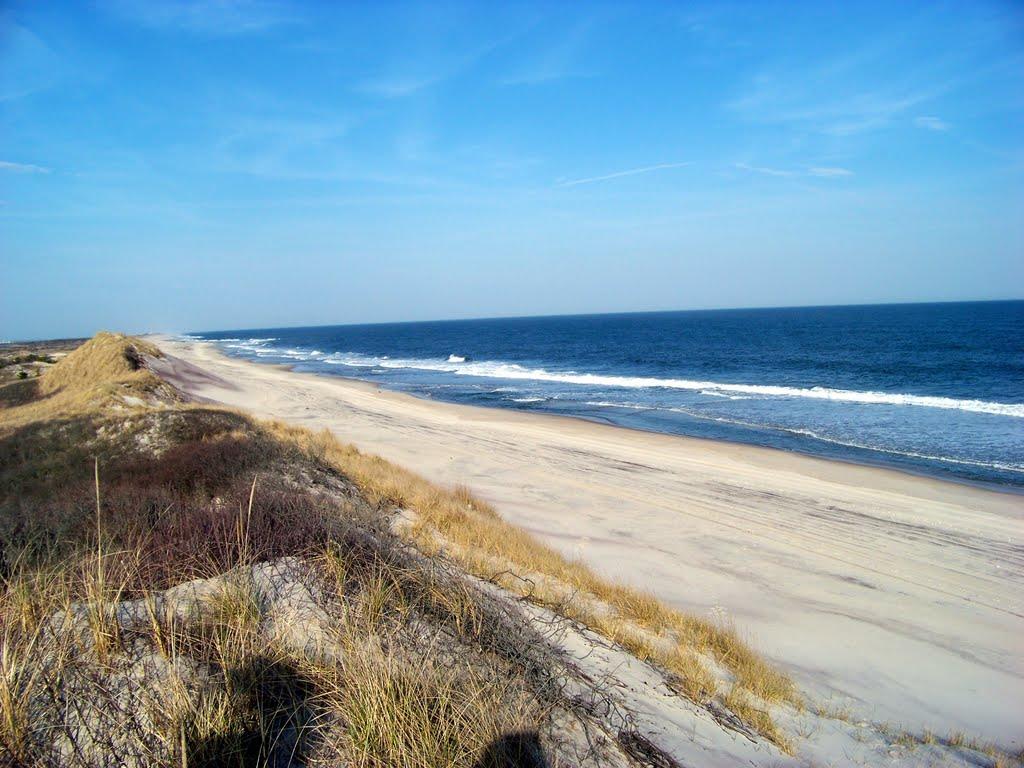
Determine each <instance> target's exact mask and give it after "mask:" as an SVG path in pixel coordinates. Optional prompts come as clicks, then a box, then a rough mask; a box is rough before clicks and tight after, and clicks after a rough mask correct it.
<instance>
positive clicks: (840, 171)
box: [733, 163, 853, 179]
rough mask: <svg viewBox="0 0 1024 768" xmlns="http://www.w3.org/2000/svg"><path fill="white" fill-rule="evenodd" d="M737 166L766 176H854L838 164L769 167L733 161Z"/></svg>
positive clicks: (831, 177) (833, 177)
mask: <svg viewBox="0 0 1024 768" xmlns="http://www.w3.org/2000/svg"><path fill="white" fill-rule="evenodd" d="M733 166H734V167H735V168H739V169H740V170H741V171H749V172H750V173H760V174H762V175H764V176H780V177H785V178H793V177H800V176H816V177H818V178H825V179H837V178H841V177H843V176H853V171H851V170H850V169H849V168H839V167H837V166H822V165H818V166H813V167H811V168H799V169H797V168H769V167H767V166H763V165H750V164H749V163H733Z"/></svg>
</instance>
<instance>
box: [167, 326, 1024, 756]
mask: <svg viewBox="0 0 1024 768" xmlns="http://www.w3.org/2000/svg"><path fill="white" fill-rule="evenodd" d="M157 341H158V344H159V346H161V347H162V348H163V349H164V351H165V352H167V353H169V354H170V355H172V356H173V357H174V358H177V360H175V359H173V358H172V359H170V360H168V361H167V362H166V363H165V369H164V370H161V371H160V373H161V374H162V375H164V376H167V377H168V378H170V379H172V380H173V381H174V382H175V383H176V384H177V385H178V386H180V387H181V388H182V389H184V390H186V391H187V392H189V393H191V394H193V395H195V396H198V397H202V398H207V399H210V400H215V401H219V402H222V403H226V404H228V405H232V406H237V407H240V408H245V409H247V410H250V411H252V412H254V413H256V414H258V415H262V416H268V417H274V418H280V419H285V420H288V421H293V422H296V423H300V424H302V425H304V426H307V427H313V428H320V427H326V428H329V429H330V430H332V431H333V432H335V433H336V434H337V435H338V436H339V437H340V438H342V439H344V440H347V441H349V442H352V443H354V444H356V445H357V446H358V447H359V448H361V449H363V450H366V451H371V452H375V453H378V454H380V455H382V456H384V457H386V458H388V459H390V460H392V461H395V462H397V463H400V464H403V465H406V466H408V467H410V468H411V469H415V470H417V471H419V472H421V473H422V474H425V475H427V476H428V477H430V478H432V479H434V480H437V481H440V482H445V483H464V484H466V485H469V486H470V487H472V488H473V489H474V490H475V491H477V492H478V493H479V494H480V495H482V496H483V497H485V498H486V499H488V500H489V501H491V502H493V503H494V505H495V506H496V507H497V508H498V509H499V511H500V512H501V513H502V514H503V515H504V516H505V517H506V518H507V519H509V520H511V521H512V522H515V523H517V524H519V525H521V526H523V527H525V528H527V529H529V530H531V531H533V532H534V533H536V534H537V535H538V536H540V537H541V538H542V539H543V540H544V541H546V542H548V543H550V544H552V545H554V546H556V547H558V548H559V549H561V550H562V551H564V552H566V553H568V554H570V555H575V556H578V557H580V558H583V559H584V560H586V561H587V562H588V563H590V564H591V565H592V566H594V567H595V568H596V569H597V570H599V571H601V572H602V573H604V574H606V575H608V576H611V577H614V578H615V579H617V580H620V581H623V582H626V583H630V584H633V585H636V586H639V587H642V588H645V589H648V590H650V591H652V592H654V593H655V594H657V595H658V596H659V597H661V598H662V599H664V600H666V601H667V602H670V603H672V604H674V605H676V606H678V607H681V608H685V609H688V610H691V611H694V612H697V613H701V614H705V615H707V614H711V615H715V616H720V617H721V618H723V619H724V620H731V621H735V622H736V624H737V625H738V626H739V627H740V628H741V629H742V630H743V631H744V632H745V633H746V634H748V635H749V637H750V639H751V641H752V642H753V644H754V645H755V646H756V647H757V648H758V649H759V650H761V651H762V652H763V653H765V654H766V655H767V656H768V657H770V658H772V659H773V660H775V661H776V662H778V663H779V664H781V665H782V666H784V667H786V668H787V669H788V670H789V671H790V672H791V673H792V674H793V676H794V678H795V679H796V680H797V681H798V682H799V683H800V684H801V685H802V687H803V688H804V689H805V690H807V691H808V692H810V693H811V694H812V695H814V696H816V697H817V699H818V700H819V701H820V702H822V703H826V704H831V705H833V706H836V707H840V708H846V709H849V710H851V711H852V712H853V713H854V714H855V715H856V716H857V717H862V718H866V719H870V720H884V721H888V722H892V723H894V724H899V725H902V726H904V727H907V728H910V729H921V728H931V729H934V730H936V731H939V732H948V731H950V730H957V729H963V730H965V731H968V732H970V733H974V734H977V735H979V736H981V737H983V738H986V739H993V740H995V741H997V742H998V743H1000V744H1001V745H1002V746H1004V747H1007V748H1011V749H1020V747H1021V745H1022V740H1021V736H1022V732H1024V729H1022V727H1021V724H1022V723H1024V643H1022V642H1021V640H1020V638H1021V637H1024V524H1022V523H1024V497H1021V496H1016V495H1011V494H1001V493H996V492H991V491H986V490H982V489H978V488H972V487H968V486H964V485H958V484H953V483H947V482H942V481H936V480H931V479H927V478H921V477H915V476H911V475H905V474H901V473H898V472H893V471H889V470H882V469H875V468H870V467H860V466H853V465H848V464H842V463H838V462H829V461H823V460H818V459H813V458H808V457H804V456H798V455H791V454H787V453H783V452H779V451H772V450H768V449H761V448H754V447H749V446H739V445H731V444H727V443H719V442H713V441H704V440H696V439H688V438H680V437H673V436H666V435H656V434H649V433H643V432H637V431H632V430H627V429H622V428H618V427H610V426H604V425H600V424H592V423H588V422H584V421H579V420H572V419H565V418H560V417H555V416H544V415H535V414H523V413H516V412H511V411H499V410H491V409H480V408H472V407H468V406H461V405H451V404H446V403H437V402H431V401H427V400H420V399H416V398H412V397H409V396H406V395H402V394H398V393H391V392H385V391H382V390H380V389H379V388H377V387H376V386H373V385H370V384H365V383H362V382H354V381H349V380H344V379H337V378H331V377H323V376H314V375H308V374H298V373H294V372H290V371H287V370H285V369H283V368H277V367H272V366H265V365H256V364H253V363H248V362H244V361H240V360H234V359H230V358H227V357H225V356H223V355H222V354H220V353H219V352H218V351H217V350H216V349H214V348H213V347H212V346H211V345H209V344H205V343H201V342H187V343H186V342H180V341H175V340H171V339H165V338H160V339H158V340H157Z"/></svg>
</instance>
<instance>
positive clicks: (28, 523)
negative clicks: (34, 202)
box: [0, 334, 1004, 768]
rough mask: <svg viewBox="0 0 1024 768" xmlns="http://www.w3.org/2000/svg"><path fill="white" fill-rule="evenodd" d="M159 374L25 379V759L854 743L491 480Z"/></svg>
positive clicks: (146, 347)
mask: <svg viewBox="0 0 1024 768" xmlns="http://www.w3.org/2000/svg"><path fill="white" fill-rule="evenodd" d="M159 357H160V352H159V350H158V349H157V348H156V347H154V346H152V345H151V344H148V343H146V342H144V341H142V340H139V339H133V338H130V337H125V336H120V335H115V334H100V335H98V336H96V337H95V338H94V339H92V340H90V341H87V342H85V343H84V344H82V345H81V346H79V347H77V349H75V350H74V351H72V352H70V353H69V354H67V355H66V356H64V357H62V358H61V359H60V360H59V361H58V362H55V363H52V364H50V363H47V364H46V366H45V370H42V371H41V372H40V375H38V376H34V377H31V378H19V379H17V380H14V381H12V382H10V383H8V384H4V385H3V386H0V547H2V548H0V579H2V594H0V643H2V649H0V763H3V764H9V765H26V766H43V765H90V766H91V765H97V766H98V765H139V766H142V765H168V766H171V765H174V766H197V765H211V766H212V765H261V764H262V765H289V764H299V765H356V766H392V765H399V766H423V767H424V768H426V767H428V766H431V767H433V766H494V767H497V766H513V765H538V766H540V765H548V766H555V765H562V766H569V765H623V766H625V765H652V766H672V765H682V764H684V762H683V761H682V758H683V757H685V756H686V755H690V756H691V757H692V756H693V755H697V756H699V757H700V758H701V762H700V764H702V765H731V764H738V762H740V761H743V762H745V763H747V764H749V763H750V762H753V763H755V764H777V763H782V762H788V761H790V760H792V759H793V758H792V757H791V755H793V754H799V753H800V751H801V749H802V747H801V741H802V736H801V729H800V727H799V725H797V724H798V723H800V722H803V721H802V720H801V718H805V719H806V718H811V719H812V720H813V721H814V722H815V723H817V724H818V725H817V726H816V727H825V726H823V725H822V724H827V727H828V728H832V729H834V730H835V731H836V733H837V734H840V735H841V736H843V738H847V737H846V735H844V734H847V732H848V731H850V729H851V728H853V726H852V725H850V724H848V723H844V722H843V720H842V718H841V717H839V716H837V715H836V713H832V714H831V715H830V714H828V713H826V712H824V711H822V710H820V709H819V708H816V707H814V706H813V705H809V704H808V703H806V702H804V701H803V700H802V697H801V696H800V695H799V694H798V693H797V691H796V690H795V689H794V687H793V685H792V684H791V682H790V681H789V680H788V678H787V677H786V676H784V675H783V674H781V673H779V672H778V671H776V670H774V669H773V668H772V667H771V666H770V665H768V664H767V663H765V662H764V661H763V660H762V659H761V658H760V657H759V656H758V655H757V654H756V653H755V652H754V651H753V650H752V649H751V648H750V647H749V646H748V645H747V644H746V643H744V642H743V641H742V640H741V638H740V636H739V635H738V633H737V632H736V631H735V630H734V629H733V628H731V627H727V626H720V625H717V624H715V623H713V622H710V621H707V620H704V619H700V618H696V617H692V616H688V615H685V614H683V613H680V612H677V611H674V610H672V609H670V608H668V607H666V606H665V605H663V604H661V603H659V602H658V601H657V600H656V599H654V598H653V597H652V596H650V595H646V594H643V593H640V592H637V591H635V590H632V589H626V588H623V587H620V586H616V585H614V584H611V583H608V582H607V581H605V580H602V579H601V578H599V577H598V576H597V575H595V574H594V573H592V572H591V571H589V570H588V569H587V568H585V567H584V566H582V565H581V564H579V563H576V562H570V561H568V560H566V559H565V558H563V557H562V556H561V555H559V554H557V553H556V552H554V551H553V550H551V549H549V548H547V547H545V546H543V545H541V544H540V543H538V542H537V541H536V540H535V539H533V538H532V537H531V536H529V535H528V534H526V533H525V532H523V531H521V530H519V529H517V528H515V527H513V526H511V525H509V524H507V523H506V522H504V521H503V520H502V519H501V518H500V516H499V515H498V514H497V513H496V512H495V510H493V509H492V508H490V507H489V506H488V505H487V504H485V503H483V502H481V501H480V500H478V499H476V498H474V497H473V495H472V494H471V493H470V492H469V491H468V490H466V489H463V488H455V489H445V488H440V487H437V486H435V485H433V484H431V483H430V482H428V481H427V480H425V479H423V478H421V477H418V476H416V475H414V474H412V473H410V472H408V471H405V470H403V469H401V468H399V467H396V466H394V465H392V464H389V463H387V462H385V461H383V460H381V459H379V458H377V457H374V456H370V455H366V454H363V453H361V452H359V451H357V450H356V449H355V448H353V447H351V446H346V445H343V444H341V443H339V442H338V441H337V440H336V439H335V438H334V437H333V436H331V435H330V434H327V433H319V434H313V433H310V432H307V431H304V430H301V429H299V428H296V427H293V426H288V425H284V424H279V423H269V422H259V421H256V420H254V419H253V418H251V417H249V416H247V415H245V414H242V413H237V412H233V411H230V410H226V409H222V408H217V407H213V406H210V405H203V404H198V403H193V402H188V401H187V398H185V397H184V396H183V395H182V394H181V393H180V392H178V391H177V390H176V389H175V388H174V387H172V386H171V385H170V384H168V383H167V382H165V381H164V380H163V379H161V378H160V377H159V376H158V375H157V374H156V373H154V370H153V369H154V368H155V367H157V368H158V366H153V365H151V362H152V361H154V360H157V359H158V358H159ZM684 726H685V728H691V727H692V729H693V732H692V734H691V733H689V732H687V733H685V734H684V732H683V731H684ZM698 729H699V730H698ZM866 733H867V732H866ZM870 733H871V736H870V738H868V739H864V740H863V741H862V742H861V743H863V744H866V745H867V746H865V749H866V750H878V749H884V748H885V747H886V746H887V745H886V740H887V739H889V740H891V739H895V738H896V736H891V737H890V736H886V735H885V734H881V733H880V732H878V731H871V732H870ZM808 736H809V734H808ZM900 738H910V737H904V736H900ZM917 741H920V743H921V750H922V754H926V755H930V754H932V752H935V750H939V751H938V752H935V754H940V755H941V754H947V753H946V752H942V751H941V750H942V749H945V748H947V747H948V748H949V749H956V750H959V752H957V754H958V755H959V754H960V752H970V753H971V754H974V753H976V754H977V757H978V760H980V761H987V762H977V763H973V764H978V765H989V764H997V763H996V761H997V760H1003V759H1004V758H1003V756H1000V755H998V754H997V753H995V752H991V751H990V752H989V753H988V754H984V753H982V752H980V751H977V750H974V749H973V747H972V746H971V745H963V744H959V745H951V744H945V743H943V741H942V740H936V739H934V737H933V738H932V740H931V742H926V740H924V739H920V740H917ZM917 741H915V743H917ZM823 748H827V745H826V747H823ZM961 756H962V755H961ZM925 764H928V763H925ZM936 764H941V763H936ZM962 764H972V763H966V762H964V763H962Z"/></svg>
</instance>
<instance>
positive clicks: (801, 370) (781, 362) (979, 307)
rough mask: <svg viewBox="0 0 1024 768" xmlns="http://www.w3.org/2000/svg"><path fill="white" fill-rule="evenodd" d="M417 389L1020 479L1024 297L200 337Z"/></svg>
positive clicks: (1015, 483) (961, 474) (256, 355)
mask: <svg viewBox="0 0 1024 768" xmlns="http://www.w3.org/2000/svg"><path fill="white" fill-rule="evenodd" d="M194 336H196V337H198V338H203V339H209V340H213V341H216V342H217V343H218V344H219V345H220V346H221V348H222V349H224V351H226V352H227V353H229V354H232V355H236V356H239V357H244V358H247V359H251V360H257V361H263V362H269V363H290V364H292V365H294V367H295V368H296V369H298V370H302V371H313V372H316V373H321V374H327V375H340V376H348V377H354V378H359V379H365V380H369V381H374V382H378V383H380V384H382V385H383V386H385V387H388V388H390V389H396V390H402V391H405V392H410V393H412V394H415V395H419V396H422V397H430V398H436V399H439V400H448V401H452V402H458V403H471V404H473V405H484V406H491V407H496V408H513V409H517V410H524V411H543V412H549V413H558V414H562V415H568V416H577V417H582V418H587V419H594V420H599V421H605V422H610V423H613V424H621V425H625V426H629V427H635V428H640V429H647V430H653V431H658V432H669V433H674V434H683V435H693V436H699V437H710V438H718V439H726V440H733V441H737V442H743V443H753V444H756V445H764V446H771V447H775V448H781V449H784V450H793V451H801V452H804V453H809V454H815V455H819V456H824V457H829V458H840V459H846V460H852V461H858V462H867V463H873V464H882V465H887V466H892V467H897V468H901V469H906V470H911V471H917V472H924V473H928V474H933V475H939V476H943V477H947V478H953V479H961V480H968V481H974V482H983V483H994V484H999V485H1003V486H1011V487H1014V488H1016V489H1024V301H1013V302H980V303H955V304H913V305H906V304H904V305H885V306H878V305H876V306H852V307H802V308H792V309H746V310H716V311H695V312H658V313H642V314H615V315H585V316H583V315H580V316H570V317H528V318H509V319H492V320H460V321H444V322H426V323H393V324H381V325H345V326H330V327H326V326H325V327H316V328H263V329H250V330H245V331H219V332H207V333H198V334H194Z"/></svg>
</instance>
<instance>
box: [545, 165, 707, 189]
mask: <svg viewBox="0 0 1024 768" xmlns="http://www.w3.org/2000/svg"><path fill="white" fill-rule="evenodd" d="M688 165H693V163H691V162H685V163H658V164H657V165H645V166H642V167H640V168H629V169H628V170H625V171H616V172H615V173H606V174H604V175H603V176H589V177H587V178H585V179H568V180H564V181H559V182H556V184H555V186H556V187H575V186H579V185H580V184H593V183H595V182H598V181H608V180H609V179H619V178H622V177H623V176H637V175H639V174H641V173H650V172H651V171H663V170H668V169H669V168H685V167H686V166H688Z"/></svg>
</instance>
